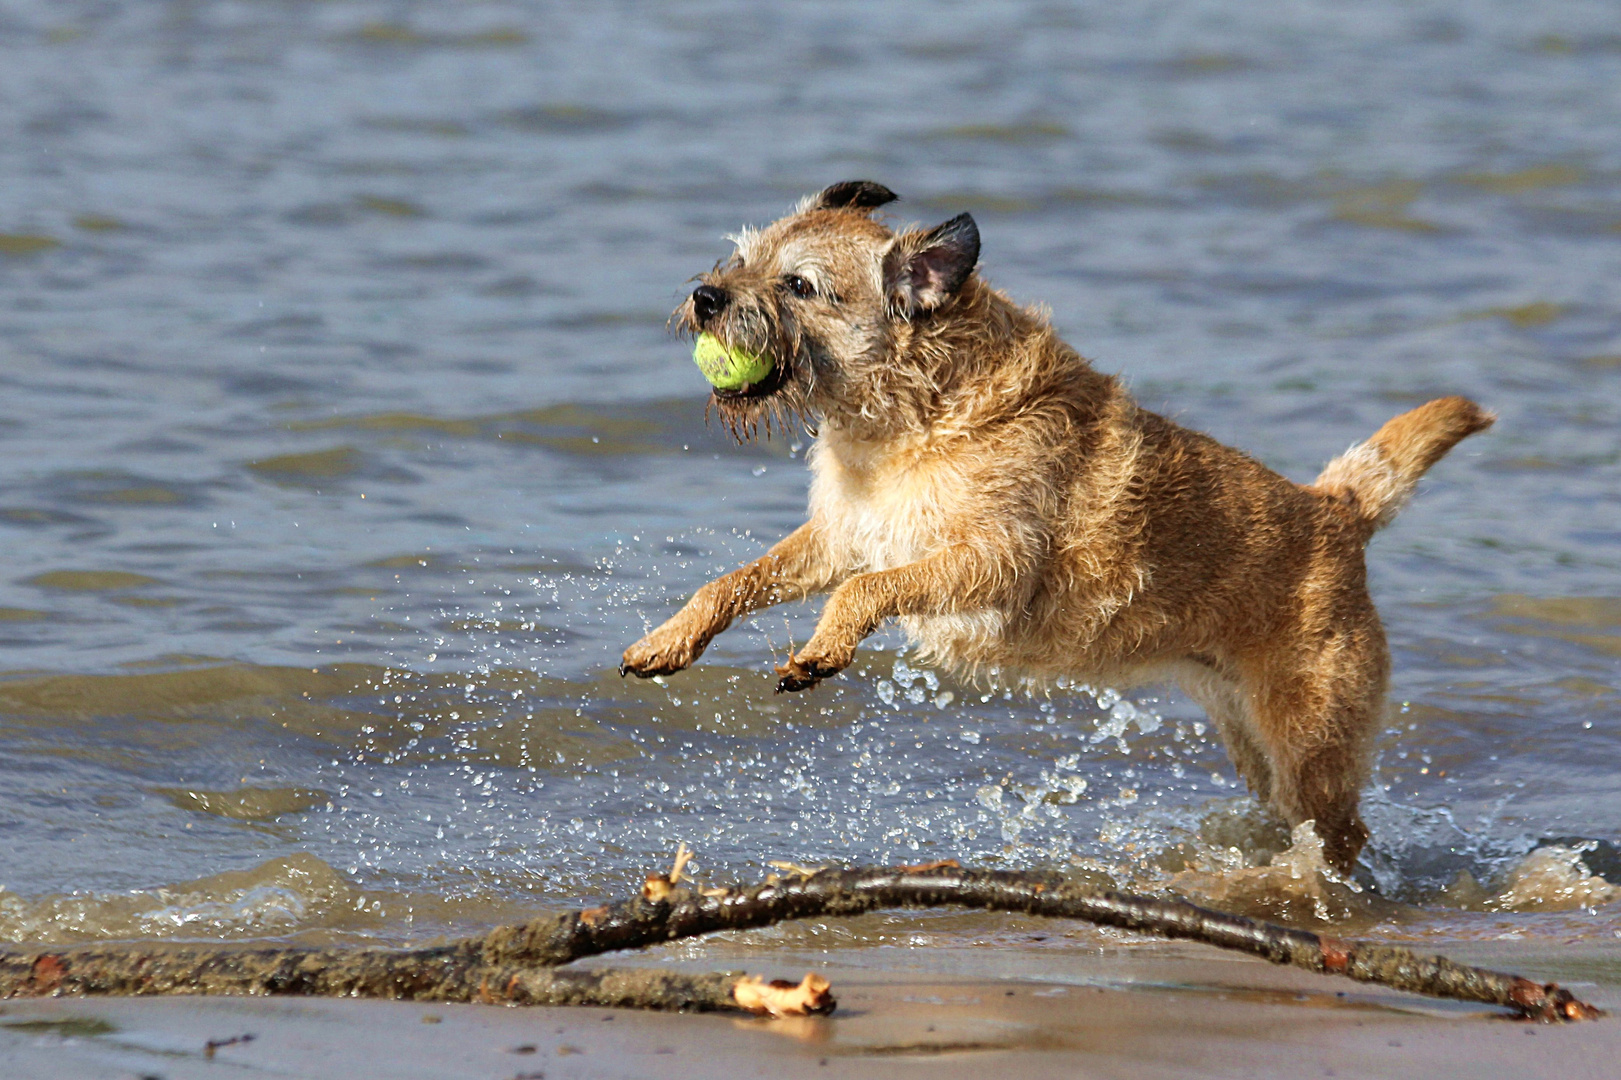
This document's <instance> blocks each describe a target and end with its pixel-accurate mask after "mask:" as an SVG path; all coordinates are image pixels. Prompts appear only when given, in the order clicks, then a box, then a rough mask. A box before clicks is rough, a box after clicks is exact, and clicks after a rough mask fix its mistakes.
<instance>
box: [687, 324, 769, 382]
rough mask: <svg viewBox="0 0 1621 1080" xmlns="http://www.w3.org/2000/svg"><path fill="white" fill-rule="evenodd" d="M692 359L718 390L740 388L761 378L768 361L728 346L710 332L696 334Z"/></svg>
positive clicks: (766, 370) (767, 371) (766, 371)
mask: <svg viewBox="0 0 1621 1080" xmlns="http://www.w3.org/2000/svg"><path fill="white" fill-rule="evenodd" d="M692 362H693V363H695V364H697V365H698V370H699V371H701V372H703V373H704V378H706V379H708V380H709V385H710V386H713V387H715V388H716V389H718V390H740V389H742V388H743V387H745V386H752V385H754V384H755V383H758V382H762V381H764V379H765V377H766V376H767V375H769V374H771V361H770V359H768V358H767V357H764V356H756V355H755V354H754V353H751V352H748V351H747V350H745V349H728V348H727V347H726V346H725V345H724V344H722V343H721V340H720V338H718V337H716V336H715V335H714V334H699V335H698V343H697V344H696V345H694V346H693V347H692Z"/></svg>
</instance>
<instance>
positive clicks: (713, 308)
mask: <svg viewBox="0 0 1621 1080" xmlns="http://www.w3.org/2000/svg"><path fill="white" fill-rule="evenodd" d="M725 306H726V294H725V293H724V292H722V291H721V290H720V289H717V288H715V286H713V285H700V286H698V287H697V288H696V289H694V290H692V313H693V314H694V315H695V316H697V318H698V321H699V322H700V323H706V322H708V321H709V320H710V319H713V318H714V317H715V314H716V312H718V311H720V309H721V308H723V307H725Z"/></svg>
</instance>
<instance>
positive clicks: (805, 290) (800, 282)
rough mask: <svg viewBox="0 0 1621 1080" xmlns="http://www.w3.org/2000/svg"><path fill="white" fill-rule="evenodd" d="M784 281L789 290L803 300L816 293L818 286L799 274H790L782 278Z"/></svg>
mask: <svg viewBox="0 0 1621 1080" xmlns="http://www.w3.org/2000/svg"><path fill="white" fill-rule="evenodd" d="M782 283H783V284H784V285H786V286H788V291H789V292H791V293H793V294H794V295H795V296H797V297H799V298H800V299H801V300H804V299H806V298H807V297H811V296H815V295H816V286H814V285H812V284H811V283H810V282H808V281H806V280H805V279H804V278H802V277H800V276H799V275H798V274H789V275H788V276H787V277H785V278H783V279H782Z"/></svg>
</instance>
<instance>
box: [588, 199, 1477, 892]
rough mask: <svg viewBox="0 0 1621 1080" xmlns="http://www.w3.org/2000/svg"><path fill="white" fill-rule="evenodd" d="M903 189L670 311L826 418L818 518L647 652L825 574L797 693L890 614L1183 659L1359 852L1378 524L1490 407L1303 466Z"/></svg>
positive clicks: (1184, 671)
mask: <svg viewBox="0 0 1621 1080" xmlns="http://www.w3.org/2000/svg"><path fill="white" fill-rule="evenodd" d="M896 198H897V196H896V195H895V194H894V193H893V192H891V191H890V190H889V189H888V188H886V187H884V186H882V185H881V184H876V183H872V182H870V181H847V182H844V183H839V184H834V185H833V186H832V187H829V188H827V189H826V190H824V191H822V192H820V193H819V194H817V195H813V196H810V197H808V198H806V199H805V200H803V201H802V202H801V203H800V204H799V206H798V207H797V208H796V209H795V211H794V212H793V213H791V214H789V215H788V216H787V217H785V218H782V219H781V220H779V221H777V222H775V223H773V224H771V225H769V226H767V227H765V228H763V229H744V230H743V231H742V232H740V233H738V234H736V235H735V236H732V237H729V239H730V240H732V241H733V243H734V245H735V252H734V253H733V254H732V256H731V257H730V258H729V259H726V260H725V261H723V262H720V263H717V264H716V265H715V267H714V268H713V269H712V270H711V271H710V272H709V273H707V274H703V275H701V276H700V278H699V280H700V281H701V284H700V285H699V286H698V287H697V288H696V289H695V290H694V291H693V293H692V294H691V296H689V297H688V298H687V300H686V301H685V302H684V303H683V304H682V305H681V306H680V307H679V308H678V309H677V310H676V312H675V314H674V315H673V316H672V321H673V322H674V323H675V324H676V325H678V326H679V327H680V328H681V329H683V330H685V331H688V332H691V333H694V334H697V333H709V334H713V335H715V336H716V337H717V338H719V339H720V340H721V341H722V342H723V343H725V344H726V345H728V346H730V347H736V348H740V349H745V350H747V351H749V352H751V353H753V354H756V355H760V356H765V357H769V358H770V359H771V361H772V364H773V366H772V369H771V372H770V374H768V375H766V376H764V377H763V378H761V379H760V380H759V381H758V382H757V383H755V384H754V385H749V386H743V387H740V388H738V389H734V390H715V391H714V393H713V398H712V401H711V405H712V406H713V407H714V408H715V409H716V410H717V411H718V413H719V415H720V417H721V418H722V419H723V420H724V421H725V422H726V423H727V424H728V425H729V426H730V427H731V429H732V431H733V433H734V434H736V435H737V436H738V437H740V438H743V437H748V436H751V435H752V434H753V433H754V432H755V431H756V430H757V429H758V427H759V425H760V424H762V423H764V424H766V425H768V430H769V425H771V424H773V423H792V422H795V421H796V419H797V420H798V421H799V422H803V423H806V424H807V425H810V426H813V427H814V430H815V432H816V439H815V441H814V443H813V445H812V446H811V448H810V451H809V454H808V461H809V464H810V469H811V474H812V481H811V487H810V515H809V520H808V521H806V522H805V524H803V525H801V526H800V527H799V528H798V529H796V530H794V532H793V533H791V534H790V535H789V536H788V537H787V538H785V539H784V540H782V541H781V542H780V543H778V544H777V545H776V546H775V547H773V548H772V549H771V550H770V552H769V553H768V554H766V555H765V556H764V557H762V558H760V559H757V560H755V561H754V562H752V563H750V564H749V565H747V566H744V567H742V568H741V569H738V570H734V571H733V572H731V573H729V574H726V575H725V576H723V577H721V578H719V579H717V580H715V581H712V582H710V583H709V584H707V585H705V586H704V587H703V588H701V589H699V590H698V592H697V593H696V594H695V595H694V596H693V597H692V599H691V600H690V601H689V602H688V603H687V604H686V606H685V607H683V608H682V609H681V610H680V611H679V612H678V613H677V614H676V615H675V616H674V617H673V618H671V619H670V620H669V621H668V622H666V623H664V624H663V625H662V626H660V627H658V628H657V629H656V630H654V631H652V632H651V633H649V634H648V635H647V636H645V637H644V638H642V639H641V640H640V641H638V642H636V643H635V644H634V645H632V646H631V647H630V648H629V649H627V650H626V651H625V654H624V659H623V662H622V665H621V668H620V672H621V674H625V673H630V674H635V675H639V676H642V677H650V676H654V675H667V674H670V673H672V672H676V671H680V670H681V669H682V668H685V667H687V666H688V665H690V664H691V663H693V661H695V660H697V659H698V657H699V656H700V655H701V654H702V653H703V651H704V648H705V647H706V646H707V645H708V644H709V642H710V641H712V640H713V639H714V638H715V636H716V635H717V634H719V633H721V632H722V631H723V630H725V629H726V628H727V627H728V626H729V625H730V624H731V623H732V621H733V620H735V619H737V618H740V617H742V616H745V615H748V614H749V613H750V612H753V611H757V610H759V609H760V608H763V607H766V606H768V605H771V604H778V603H782V602H784V601H789V600H799V599H802V598H804V597H808V596H811V595H812V594H816V593H828V594H829V595H828V599H827V602H826V604H825V606H824V607H823V608H822V612H821V617H820V620H819V621H818V623H817V626H816V631H815V633H814V635H813V636H812V637H811V639H810V640H809V641H808V642H806V644H805V646H804V647H803V648H801V649H800V650H799V651H798V652H796V653H791V655H790V656H789V658H788V660H787V662H786V663H784V664H782V665H781V666H779V667H777V669H776V673H777V676H778V680H779V681H778V687H777V688H778V691H779V692H784V691H800V690H805V689H807V688H809V687H812V686H814V685H816V683H817V682H819V681H820V680H822V679H825V678H827V677H829V676H831V675H833V674H835V673H837V672H839V671H841V670H843V669H844V668H845V667H847V666H848V665H849V664H850V662H851V660H852V659H853V658H854V656H855V651H856V647H857V646H858V645H859V644H860V643H861V641H862V639H864V638H865V637H867V636H868V635H869V634H871V633H873V631H874V630H876V629H877V628H878V627H879V625H880V624H882V623H883V622H884V620H886V619H890V618H898V619H899V620H900V621H901V623H902V625H903V626H904V627H905V628H906V631H907V633H908V634H909V635H910V637H911V639H912V640H913V641H914V642H915V643H916V644H917V645H918V646H919V652H918V655H919V656H920V657H921V658H922V659H923V660H925V661H926V662H932V663H934V664H937V665H940V666H942V667H944V668H947V669H950V670H953V671H955V672H958V673H959V674H962V675H964V676H965V677H969V678H972V677H975V676H984V675H991V676H995V677H999V678H1002V679H1010V678H1011V679H1019V680H1029V681H1033V682H1041V681H1050V680H1054V679H1056V678H1058V677H1060V676H1067V677H1069V678H1070V679H1072V680H1076V681H1080V682H1085V683H1088V684H1091V685H1100V686H1111V687H1118V688H1124V687H1127V686H1131V685H1136V684H1140V683H1144V682H1166V681H1170V682H1175V683H1178V684H1180V685H1181V686H1182V687H1183V688H1184V689H1185V690H1186V692H1187V693H1188V694H1189V695H1190V696H1192V697H1193V699H1194V700H1195V701H1197V702H1198V703H1199V704H1200V705H1201V706H1202V707H1203V708H1204V709H1205V710H1206V711H1207V712H1208V713H1209V714H1210V717H1211V719H1212V720H1213V721H1214V722H1215V725H1216V727H1217V729H1218V730H1219V732H1220V734H1221V738H1222V740H1223V742H1224V744H1225V745H1226V748H1227V751H1228V754H1229V756H1230V757H1231V758H1232V761H1233V764H1234V765H1235V766H1236V768H1237V770H1238V772H1239V774H1240V775H1241V776H1243V778H1244V780H1245V782H1246V783H1247V784H1248V785H1249V787H1250V789H1251V790H1252V791H1253V792H1254V793H1255V795H1256V797H1257V798H1258V799H1260V800H1261V801H1262V802H1264V803H1265V804H1266V805H1268V806H1269V807H1271V808H1272V809H1273V810H1274V811H1275V812H1276V813H1277V814H1278V815H1280V816H1281V817H1282V818H1284V819H1285V820H1286V821H1287V822H1288V823H1289V825H1291V826H1294V825H1298V824H1300V823H1301V822H1304V821H1308V820H1310V821H1313V822H1315V825H1316V830H1317V833H1318V835H1319V836H1320V837H1321V838H1322V840H1323V844H1324V854H1325V857H1326V858H1327V859H1328V861H1329V863H1330V864H1331V865H1333V866H1334V867H1336V868H1337V869H1339V870H1340V871H1342V872H1349V871H1350V870H1351V868H1352V867H1353V865H1354V863H1355V861H1356V858H1357V855H1358V854H1359V853H1360V851H1361V849H1362V847H1363V844H1364V843H1365V842H1366V841H1367V838H1368V830H1367V827H1366V826H1365V825H1364V824H1363V822H1362V819H1361V817H1360V815H1359V813H1358V799H1359V794H1360V790H1361V788H1362V785H1363V783H1364V781H1365V780H1366V778H1367V768H1368V763H1367V759H1368V744H1369V741H1370V738H1371V736H1372V734H1373V733H1374V731H1375V730H1376V729H1377V727H1378V725H1379V721H1380V717H1381V713H1382V709H1383V703H1384V697H1385V691H1386V682H1387V678H1388V673H1389V669H1390V659H1389V653H1388V650H1387V648H1386V645H1385V638H1384V630H1383V627H1382V626H1381V624H1380V622H1379V616H1378V614H1377V613H1376V612H1375V611H1374V607H1373V603H1372V601H1371V599H1370V598H1369V596H1368V589H1367V579H1366V571H1365V567H1364V562H1363V548H1364V547H1365V545H1366V544H1367V543H1368V540H1369V538H1370V537H1372V536H1373V534H1374V532H1375V531H1376V530H1378V529H1379V528H1381V527H1382V526H1384V525H1388V524H1389V523H1390V521H1391V519H1392V518H1394V517H1395V515H1396V513H1397V511H1398V510H1399V509H1400V508H1401V506H1402V505H1403V503H1405V502H1406V500H1407V499H1408V497H1409V496H1411V495H1412V493H1413V489H1414V487H1415V486H1416V484H1417V482H1418V479H1419V477H1420V476H1422V475H1423V474H1424V473H1425V471H1426V470H1428V469H1429V468H1430V466H1432V465H1434V464H1435V463H1436V462H1437V461H1438V460H1440V458H1441V457H1442V455H1444V454H1445V453H1446V452H1447V451H1448V450H1449V449H1451V448H1452V446H1453V445H1455V444H1456V443H1457V442H1458V441H1459V440H1460V439H1462V438H1464V437H1465V436H1468V435H1470V434H1473V433H1474V432H1477V431H1480V430H1482V429H1484V428H1486V427H1488V426H1490V425H1491V423H1492V421H1493V419H1494V417H1493V415H1492V414H1490V413H1488V412H1486V411H1485V410H1483V409H1481V408H1480V407H1479V406H1478V405H1476V404H1475V403H1473V402H1471V401H1468V400H1466V399H1464V398H1461V397H1445V398H1440V399H1438V400H1435V401H1431V402H1429V403H1428V404H1426V405H1422V406H1420V407H1419V408H1416V409H1414V410H1412V411H1411V412H1407V413H1404V414H1402V415H1400V416H1398V417H1396V418H1395V419H1393V420H1391V421H1389V422H1388V423H1386V424H1385V425H1384V426H1383V427H1381V428H1380V429H1379V430H1378V431H1377V432H1375V433H1374V435H1373V436H1372V438H1370V439H1368V440H1367V441H1366V442H1363V443H1361V444H1359V445H1356V446H1353V447H1352V448H1351V449H1350V450H1348V451H1347V452H1346V453H1344V454H1342V455H1341V456H1339V457H1338V458H1335V459H1334V460H1333V461H1332V462H1330V463H1329V464H1328V466H1327V467H1326V468H1325V469H1324V470H1323V472H1322V475H1320V476H1319V477H1318V478H1317V479H1316V481H1315V482H1313V483H1312V484H1310V485H1300V484H1296V483H1294V482H1292V481H1290V480H1287V479H1285V478H1284V477H1282V476H1280V475H1278V474H1277V473H1274V472H1272V471H1271V470H1270V469H1268V468H1266V467H1265V466H1264V465H1262V464H1260V463H1259V462H1257V461H1256V460H1254V459H1253V458H1251V457H1249V456H1248V455H1246V454H1244V453H1243V452H1241V451H1238V450H1234V449H1231V448H1229V447H1227V446H1224V445H1222V444H1221V443H1219V442H1217V441H1216V440H1214V439H1212V438H1210V437H1209V436H1206V435H1203V434H1200V433H1199V432H1196V431H1191V430H1189V429H1187V428H1183V427H1181V426H1179V425H1177V424H1175V423H1173V422H1172V421H1170V420H1168V419H1166V418H1165V417H1162V416H1159V415H1156V414H1155V413H1152V412H1149V411H1148V410H1146V409H1143V408H1142V407H1140V406H1139V405H1138V404H1137V403H1136V402H1135V401H1133V400H1132V398H1131V396H1130V395H1129V394H1128V393H1127V392H1126V390H1125V388H1124V387H1123V386H1122V385H1121V383H1120V381H1119V380H1118V379H1117V378H1116V377H1114V376H1112V375H1107V374H1104V373H1101V372H1099V371H1097V370H1095V369H1094V368H1093V367H1092V366H1091V365H1090V364H1089V363H1088V362H1087V361H1086V360H1084V359H1083V358H1082V357H1081V356H1080V354H1078V353H1077V352H1076V351H1075V350H1074V349H1072V348H1071V347H1070V346H1068V345H1066V344H1065V343H1064V342H1063V341H1062V340H1060V339H1059V337H1058V335H1057V334H1056V333H1054V331H1053V329H1052V326H1051V325H1050V323H1049V321H1048V319H1047V317H1046V315H1045V313H1044V312H1043V311H1041V310H1038V309H1034V308H1028V307H1022V306H1020V305H1018V304H1016V303H1015V302H1013V301H1012V300H1011V299H1009V298H1008V297H1007V296H1006V295H1004V294H1003V293H1001V292H999V291H997V290H996V289H994V288H992V287H991V286H990V285H988V284H987V283H986V282H985V281H984V279H983V278H982V277H981V276H980V275H979V274H978V273H977V271H976V267H977V264H978V261H979V245H980V239H979V230H978V228H977V226H976V225H975V223H974V219H973V218H972V217H971V216H970V215H968V214H962V215H959V216H958V217H954V218H952V219H951V220H949V221H947V222H944V223H943V224H940V225H937V226H935V227H933V228H928V229H923V228H909V229H904V230H901V231H899V232H896V231H892V230H891V229H890V228H889V227H888V226H887V225H885V224H884V223H883V222H882V221H880V220H878V219H877V218H876V217H875V215H874V211H875V210H876V209H877V208H878V207H881V206H884V205H887V204H888V203H890V202H892V201H893V200H894V199H896Z"/></svg>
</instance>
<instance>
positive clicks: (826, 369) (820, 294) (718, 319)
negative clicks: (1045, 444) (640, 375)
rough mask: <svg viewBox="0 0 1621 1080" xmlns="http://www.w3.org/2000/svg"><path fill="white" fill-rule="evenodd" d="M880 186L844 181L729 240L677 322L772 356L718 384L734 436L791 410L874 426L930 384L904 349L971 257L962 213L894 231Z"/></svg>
mask: <svg viewBox="0 0 1621 1080" xmlns="http://www.w3.org/2000/svg"><path fill="white" fill-rule="evenodd" d="M895 198H896V195H895V193H894V192H892V191H890V190H889V189H888V188H886V187H884V186H883V185H882V184H875V183H872V182H870V181H866V180H849V181H845V182H844V183H840V184H834V185H833V186H832V187H830V188H827V189H826V190H824V191H822V192H820V193H819V194H816V195H813V196H810V197H809V198H806V199H805V200H803V201H802V202H801V203H800V204H799V207H798V208H797V209H796V210H795V211H794V212H793V213H792V214H790V215H788V216H787V217H785V218H782V219H781V220H780V221H776V222H774V223H772V224H771V225H768V226H766V227H765V228H763V229H744V230H743V231H742V232H740V233H738V234H737V235H735V236H733V237H731V238H730V239H731V240H732V241H733V243H734V244H735V245H736V250H735V251H734V252H733V254H732V256H731V258H729V259H726V260H725V261H723V262H720V263H717V264H716V265H715V268H714V269H713V270H711V271H709V273H707V274H704V275H702V276H701V277H700V279H699V280H700V281H701V282H702V283H701V284H700V285H699V286H698V287H697V289H695V290H694V291H693V293H692V295H691V296H689V297H688V298H687V300H686V301H685V302H684V303H683V304H682V305H681V306H680V307H679V308H677V309H676V311H675V315H674V316H673V321H674V322H675V323H676V324H677V325H678V326H679V327H680V328H681V329H683V330H686V331H688V332H690V333H692V334H699V333H710V334H713V335H715V336H716V337H717V338H719V339H720V340H721V341H722V342H724V343H725V344H727V345H728V346H731V347H734V348H740V349H744V350H747V351H748V352H751V353H755V354H757V355H760V356H764V357H768V358H770V360H771V362H772V368H771V372H770V374H768V375H767V376H765V378H763V379H762V380H760V381H759V382H758V383H756V384H754V385H748V386H744V387H740V388H738V389H735V390H721V389H716V390H715V391H714V397H713V404H714V405H715V406H716V407H717V408H718V411H719V413H720V415H721V417H722V419H723V420H725V421H726V423H727V424H728V426H729V427H730V428H731V430H732V432H733V434H734V435H736V436H738V437H739V438H747V437H750V436H752V435H753V434H754V433H755V431H756V429H757V427H758V425H759V424H760V423H761V421H764V422H765V424H766V426H767V430H768V431H769V429H770V425H771V421H772V419H773V418H775V419H776V420H778V421H779V422H785V421H791V418H793V417H798V418H801V419H805V420H810V421H812V422H815V420H816V419H818V418H825V419H827V420H829V421H832V422H835V423H838V422H840V421H847V422H860V421H863V420H865V421H868V422H869V423H882V422H883V421H884V419H885V413H886V410H890V409H892V408H893V406H894V404H895V398H896V395H902V396H905V391H906V388H907V387H908V386H913V387H914V388H915V386H916V384H918V383H919V382H920V381H927V378H928V376H927V373H925V372H923V371H921V370H919V369H918V368H917V364H916V362H915V359H914V358H912V357H910V356H909V355H907V354H908V353H909V352H910V351H912V350H910V349H909V346H910V344H911V343H912V342H913V341H914V339H915V337H916V331H917V329H918V328H919V326H920V325H922V324H926V323H929V322H931V321H934V320H937V319H939V318H941V317H942V316H943V315H944V314H945V313H946V312H947V311H948V309H949V308H950V307H951V305H952V301H953V300H954V299H956V298H957V296H958V294H959V293H960V292H962V291H963V288H964V286H965V284H966V283H967V282H968V280H969V278H970V276H971V275H972V274H973V270H974V264H975V263H976V262H977V261H978V259H979V230H978V228H976V227H975V225H974V219H973V218H972V217H970V216H969V215H967V214H962V215H960V216H958V217H955V218H952V219H951V220H950V221H947V222H945V223H944V224H942V225H938V226H936V227H934V228H932V229H910V230H907V231H904V232H900V233H896V232H892V231H891V230H890V229H889V228H888V227H886V226H885V225H883V224H882V223H880V222H878V221H876V220H874V219H873V217H872V212H873V210H875V209H876V208H877V207H880V206H883V205H884V204H886V203H889V202H892V201H894V199H895Z"/></svg>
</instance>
